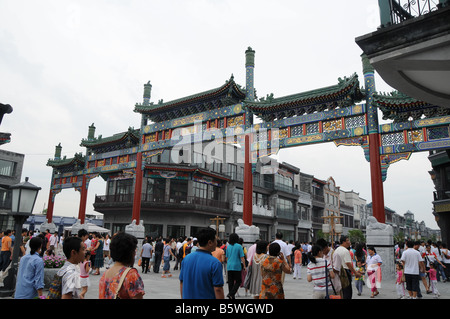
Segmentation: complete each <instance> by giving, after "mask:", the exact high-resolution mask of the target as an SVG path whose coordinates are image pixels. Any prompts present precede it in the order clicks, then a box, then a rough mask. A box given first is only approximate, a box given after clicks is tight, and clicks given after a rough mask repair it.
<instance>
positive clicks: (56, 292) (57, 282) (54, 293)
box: [47, 274, 64, 299]
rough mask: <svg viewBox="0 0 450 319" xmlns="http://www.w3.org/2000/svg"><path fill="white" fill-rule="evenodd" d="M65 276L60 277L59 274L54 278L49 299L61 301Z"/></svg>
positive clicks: (49, 290) (49, 291)
mask: <svg viewBox="0 0 450 319" xmlns="http://www.w3.org/2000/svg"><path fill="white" fill-rule="evenodd" d="M63 276H64V274H63V275H62V276H58V274H55V275H54V276H53V280H52V282H51V284H50V287H49V289H48V295H47V299H61V295H62V278H63Z"/></svg>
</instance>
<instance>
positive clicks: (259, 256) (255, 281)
mask: <svg viewBox="0 0 450 319" xmlns="http://www.w3.org/2000/svg"><path fill="white" fill-rule="evenodd" d="M268 247H269V242H267V241H265V240H260V241H258V243H257V244H256V251H255V254H254V255H253V258H252V259H251V261H250V264H249V266H248V270H247V277H246V278H245V281H244V287H247V288H248V290H249V292H250V294H251V295H252V296H253V298H254V299H258V298H259V294H260V293H261V283H262V274H261V265H262V263H263V262H264V260H265V259H266V257H267V250H268Z"/></svg>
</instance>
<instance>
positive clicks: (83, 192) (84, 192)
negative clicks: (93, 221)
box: [78, 175, 87, 224]
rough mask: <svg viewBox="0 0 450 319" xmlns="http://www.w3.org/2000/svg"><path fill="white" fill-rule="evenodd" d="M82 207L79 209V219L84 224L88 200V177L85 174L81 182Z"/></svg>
mask: <svg viewBox="0 0 450 319" xmlns="http://www.w3.org/2000/svg"><path fill="white" fill-rule="evenodd" d="M80 193H81V196H80V208H79V210H78V219H79V220H80V223H81V224H84V220H85V219H86V201H87V178H86V175H83V182H82V184H81V192H80Z"/></svg>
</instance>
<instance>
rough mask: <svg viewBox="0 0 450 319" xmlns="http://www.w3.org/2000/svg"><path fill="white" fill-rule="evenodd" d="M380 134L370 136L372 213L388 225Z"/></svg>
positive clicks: (379, 220) (380, 221)
mask: <svg viewBox="0 0 450 319" xmlns="http://www.w3.org/2000/svg"><path fill="white" fill-rule="evenodd" d="M379 143H380V138H379V134H378V133H376V134H369V153H370V182H371V187H372V213H373V217H375V218H376V219H377V221H378V222H379V223H383V224H384V223H386V217H385V213H384V191H383V179H382V176H381V161H380V144H379Z"/></svg>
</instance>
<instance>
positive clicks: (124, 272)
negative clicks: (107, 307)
mask: <svg viewBox="0 0 450 319" xmlns="http://www.w3.org/2000/svg"><path fill="white" fill-rule="evenodd" d="M130 270H131V267H128V268H127V269H125V270H124V271H123V274H122V276H121V277H120V281H119V285H118V286H117V291H116V295H115V297H114V299H120V298H119V291H120V289H121V288H122V285H123V282H124V280H125V277H126V276H127V274H128V272H129V271H130Z"/></svg>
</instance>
